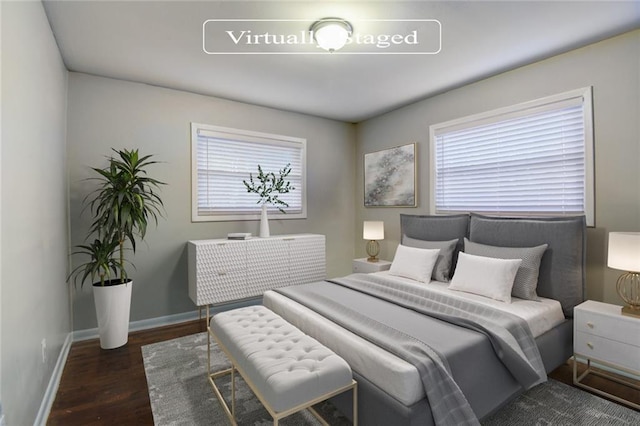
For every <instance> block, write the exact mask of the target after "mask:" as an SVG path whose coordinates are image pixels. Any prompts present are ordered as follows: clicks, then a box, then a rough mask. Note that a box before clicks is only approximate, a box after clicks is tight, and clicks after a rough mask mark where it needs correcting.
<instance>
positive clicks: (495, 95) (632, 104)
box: [355, 31, 640, 304]
mask: <svg viewBox="0 0 640 426" xmlns="http://www.w3.org/2000/svg"><path fill="white" fill-rule="evenodd" d="M639 46H640V31H634V32H630V33H627V34H624V35H622V36H619V37H615V38H612V39H609V40H606V41H603V42H601V43H597V44H593V45H590V46H587V47H585V48H582V49H577V50H574V51H571V52H568V53H565V54H561V55H558V56H556V57H553V58H550V59H548V60H544V61H540V62H538V63H535V64H533V65H529V66H525V67H522V68H519V69H516V70H514V71H510V72H506V73H504V74H501V75H498V76H496V77H492V78H489V79H486V80H483V81H480V82H478V83H474V84H470V85H467V86H464V87H461V88H459V89H457V90H452V91H450V92H447V93H444V94H442V95H439V96H435V97H432V98H429V99H426V100H423V101H420V102H417V103H415V104H412V105H410V106H407V107H404V108H402V109H399V110H396V111H393V112H391V113H388V114H385V115H383V116H380V117H377V118H375V119H372V120H368V121H366V122H363V123H360V124H359V125H358V126H357V158H358V161H357V163H356V164H357V174H356V187H357V188H358V190H357V191H356V199H357V206H358V210H357V214H356V225H355V226H356V228H358V229H360V228H361V227H362V221H363V220H384V221H385V240H384V241H383V243H382V244H381V256H382V257H383V258H387V259H392V258H393V255H394V253H395V248H396V246H397V244H398V243H399V240H400V224H399V216H398V214H399V213H403V212H404V213H409V214H429V126H430V125H431V124H435V123H440V122H443V121H447V120H451V119H455V118H459V117H463V116H466V115H470V114H475V113H479V112H484V111H489V110H492V109H495V108H499V107H504V106H508V105H513V104H517V103H519V102H524V101H528V100H533V99H537V98H541V97H544V96H548V95H552V94H555V93H560V92H564V91H568V90H571V89H577V88H581V87H585V86H593V93H594V94H593V97H594V104H593V105H594V127H595V167H596V170H595V176H596V182H595V190H596V206H595V208H596V212H595V220H596V226H595V227H594V228H590V229H589V230H588V235H587V238H588V243H587V244H588V248H587V297H588V298H589V299H595V300H601V301H605V302H609V303H615V304H622V301H621V300H620V299H619V298H618V295H617V294H616V292H615V281H616V279H617V277H618V275H619V274H620V273H621V272H620V271H615V270H612V269H609V268H607V267H606V253H607V250H606V248H607V247H606V245H607V233H608V232H610V231H640V190H639V188H640V168H639V167H638V164H640V129H639V120H638V118H639V117H640V48H639ZM410 142H417V144H418V156H417V157H418V176H417V179H418V207H417V208H413V209H398V208H386V209H380V208H364V207H362V206H363V191H362V187H363V175H362V173H363V172H362V156H363V155H364V154H365V153H369V152H373V151H377V150H380V149H384V148H389V147H391V146H396V145H403V144H406V143H410ZM355 246H356V250H357V253H358V254H359V255H361V256H364V242H363V241H362V239H361V233H360V234H358V233H357V235H356V240H355Z"/></svg>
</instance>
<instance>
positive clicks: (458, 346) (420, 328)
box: [276, 274, 546, 425]
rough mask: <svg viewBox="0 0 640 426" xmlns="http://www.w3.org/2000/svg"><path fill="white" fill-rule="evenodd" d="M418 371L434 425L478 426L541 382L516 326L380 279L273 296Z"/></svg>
mask: <svg viewBox="0 0 640 426" xmlns="http://www.w3.org/2000/svg"><path fill="white" fill-rule="evenodd" d="M276 291H278V292H279V293H281V294H283V295H285V296H287V297H288V298H290V299H293V300H295V301H297V302H298V303H301V304H302V305H305V306H306V307H308V308H310V309H312V310H314V311H316V312H318V313H319V314H321V315H323V316H325V317H327V318H328V319H330V320H332V321H333V322H335V323H337V324H339V325H341V326H342V327H344V328H346V329H348V330H350V331H352V332H354V333H356V334H358V335H359V336H361V337H363V338H365V339H367V340H369V341H371V342H372V343H374V344H376V345H378V346H380V347H382V348H384V349H385V350H387V351H389V352H391V353H393V354H395V355H397V356H398V357H400V358H402V359H404V360H405V361H407V362H409V363H411V364H412V365H414V366H415V367H416V369H417V370H418V372H419V373H420V376H421V379H422V383H423V386H424V390H425V394H426V395H427V399H428V401H429V406H430V408H431V412H432V415H433V419H434V422H435V423H436V424H442V425H448V424H479V423H478V417H481V416H484V415H485V414H487V413H488V412H489V411H491V410H492V409H494V408H495V407H496V405H497V404H498V405H499V404H500V402H501V401H502V400H504V399H506V398H508V397H509V396H510V395H512V394H513V392H514V386H515V387H518V386H520V387H522V388H524V389H528V388H530V387H532V386H534V385H535V384H537V383H540V382H542V381H545V380H546V374H545V371H544V367H543V365H542V361H541V359H540V354H539V352H538V349H537V346H536V344H535V341H534V339H533V336H532V335H531V332H530V330H529V327H528V325H527V324H526V322H525V321H524V320H522V319H521V318H519V317H517V316H514V315H511V314H507V313H504V312H501V311H498V310H495V309H493V308H490V307H488V306H485V305H479V304H474V303H472V302H470V301H464V300H460V299H455V298H452V297H447V296H444V295H442V294H437V293H434V292H432V291H431V290H429V288H428V285H424V286H419V287H418V286H411V285H408V284H404V283H401V282H396V281H391V280H388V279H385V278H384V277H383V276H378V275H370V274H353V275H350V276H347V277H343V278H340V279H335V280H332V281H328V282H321V283H312V284H305V285H299V286H293V287H286V288H281V289H278V290H276Z"/></svg>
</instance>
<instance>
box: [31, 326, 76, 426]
mask: <svg viewBox="0 0 640 426" xmlns="http://www.w3.org/2000/svg"><path fill="white" fill-rule="evenodd" d="M71 343H73V334H72V333H69V334H67V337H66V338H65V339H64V343H63V344H62V348H61V350H60V355H58V359H57V361H56V365H55V367H54V368H53V372H52V374H51V379H49V384H48V385H47V389H46V390H45V392H44V396H43V398H42V403H40V409H39V410H38V415H37V416H36V420H35V421H34V422H33V424H34V425H35V426H40V425H42V426H44V425H46V424H47V419H48V418H49V412H50V411H51V407H52V406H53V402H54V401H55V399H56V394H57V393H58V386H59V385H60V379H61V378H62V372H63V371H64V365H65V364H66V363H67V357H68V356H69V350H70V349H71Z"/></svg>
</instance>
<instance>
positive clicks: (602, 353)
mask: <svg viewBox="0 0 640 426" xmlns="http://www.w3.org/2000/svg"><path fill="white" fill-rule="evenodd" d="M574 351H575V353H576V354H579V355H583V356H586V357H588V358H593V359H596V360H601V361H605V362H609V363H611V364H617V365H619V366H620V367H624V368H627V369H630V370H634V371H640V347H638V346H631V345H627V344H624V343H620V342H616V341H613V340H609V339H606V338H604V337H601V336H595V335H593V334H589V333H584V332H581V331H578V333H577V334H576V336H575V340H574Z"/></svg>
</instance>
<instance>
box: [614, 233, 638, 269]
mask: <svg viewBox="0 0 640 426" xmlns="http://www.w3.org/2000/svg"><path fill="white" fill-rule="evenodd" d="M607 266H608V267H609V268H613V269H620V270H622V271H627V272H640V232H609V256H608V260H607Z"/></svg>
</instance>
